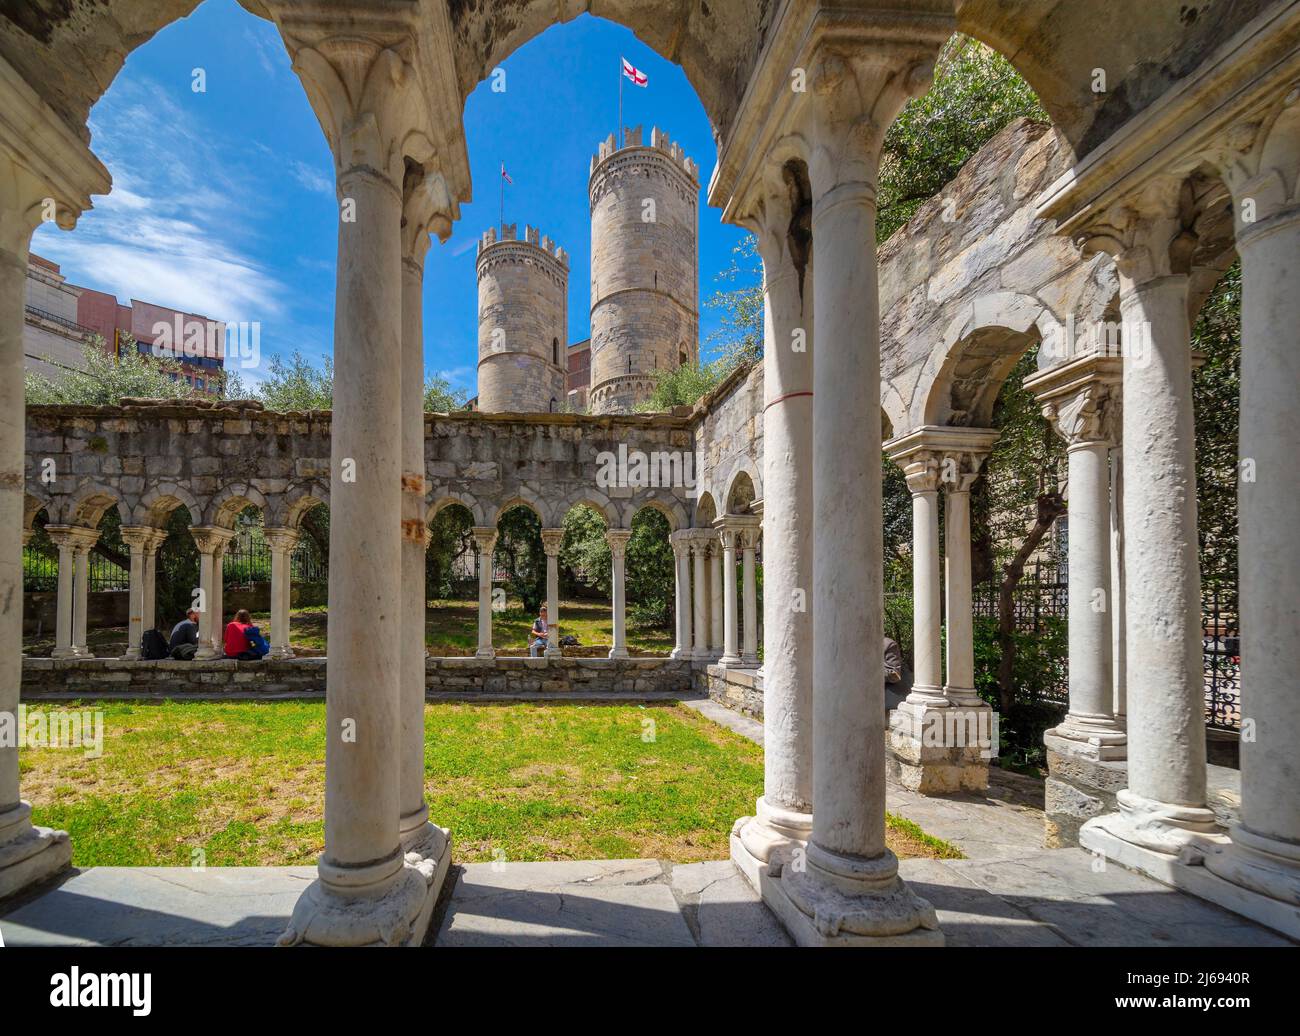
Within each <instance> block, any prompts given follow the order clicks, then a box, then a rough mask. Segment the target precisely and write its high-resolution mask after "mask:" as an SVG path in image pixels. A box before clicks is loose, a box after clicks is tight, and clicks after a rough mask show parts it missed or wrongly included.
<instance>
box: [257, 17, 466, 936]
mask: <svg viewBox="0 0 1300 1036" xmlns="http://www.w3.org/2000/svg"><path fill="white" fill-rule="evenodd" d="M268 6H269V7H270V9H271V14H272V16H273V17H275V18H276V19H277V21H280V20H283V19H289V18H292V19H293V23H292V26H291V28H290V30H289V32H288V34H287V36H286V40H287V43H288V45H289V47H290V51H291V53H292V56H293V67H294V70H295V71H296V72H297V73H298V74H299V76H300V77H301V78H302V80H303V84H304V86H305V88H306V91H307V95H308V98H309V100H310V101H311V103H312V107H313V109H314V111H315V112H316V114H317V117H318V118H319V120H320V122H321V126H322V129H324V131H325V134H326V136H327V137H328V138H329V142H330V145H331V149H332V151H333V153H334V159H335V175H336V183H337V194H338V199H339V214H340V219H339V227H338V274H337V287H336V300H335V318H334V320H335V325H334V369H335V380H334V406H333V416H332V434H331V457H330V469H331V471H330V587H329V622H328V626H329V628H328V631H327V635H328V638H329V644H330V664H329V668H328V673H327V676H326V709H325V713H326V747H325V851H324V853H323V855H322V856H321V858H320V861H319V864H318V867H317V875H318V876H317V880H316V881H315V882H314V883H313V884H312V885H311V886H310V887H309V888H308V889H307V891H305V892H304V893H303V895H302V896H301V898H300V899H299V900H298V903H297V904H296V905H295V907H294V911H293V916H292V918H291V919H290V921H289V925H288V928H287V930H286V931H285V933H284V934H283V935H282V936H281V939H280V941H281V943H283V944H297V943H303V942H306V943H313V944H326V945H366V944H386V945H396V944H411V943H415V944H418V943H419V942H420V941H421V939H422V938H423V935H424V932H425V929H426V928H427V925H428V920H429V916H430V914H431V912H432V907H433V901H434V900H435V899H436V895H437V883H438V880H439V874H440V873H441V871H440V868H439V865H438V862H437V861H434V860H430V859H425V858H422V857H421V856H419V855H418V854H416V853H411V854H410V855H408V854H407V852H406V846H405V845H403V837H402V835H403V817H404V814H408V815H409V811H410V807H411V806H412V804H413V803H414V802H415V799H416V795H415V789H414V788H413V787H412V785H411V778H412V776H413V774H412V772H411V765H410V760H411V759H412V758H413V755H414V753H413V752H412V751H411V746H412V744H413V740H414V735H413V729H412V728H413V723H414V709H413V702H412V700H411V698H412V696H411V695H410V694H409V693H408V694H407V695H405V696H404V694H403V672H404V660H409V657H410V654H411V653H410V652H404V649H403V640H404V639H408V640H409V638H406V636H405V634H406V632H407V631H406V629H405V628H404V625H403V619H402V618H401V616H402V613H403V605H404V601H405V600H406V593H405V590H404V584H403V575H402V572H403V558H404V551H403V531H404V525H403V522H404V521H405V520H407V519H406V518H405V516H404V503H403V498H404V496H406V495H407V494H405V493H404V492H403V474H404V473H409V472H408V464H407V462H408V460H410V459H411V458H410V457H409V456H408V454H407V452H406V451H405V449H404V444H403V438H404V437H403V428H404V426H413V424H414V414H413V413H412V412H411V407H409V406H407V407H406V411H405V413H404V393H403V381H404V380H408V379H409V377H410V376H411V375H410V374H408V373H407V372H408V370H409V369H410V368H412V367H413V362H412V358H411V357H410V356H409V355H406V354H407V352H408V348H407V346H406V345H405V344H404V334H403V312H404V301H405V300H404V295H405V294H406V286H405V284H404V277H403V268H402V260H403V241H402V221H403V218H404V216H406V215H408V214H409V210H407V202H408V200H409V198H408V190H407V188H408V186H409V185H408V182H407V175H408V171H410V170H411V169H412V167H413V166H418V165H421V164H422V163H426V162H428V161H430V160H432V158H433V151H434V145H433V143H432V141H433V139H434V138H435V137H437V136H438V131H437V130H435V129H434V128H433V126H432V125H431V124H430V121H429V109H428V108H427V105H428V103H429V98H428V95H427V90H428V80H427V79H426V78H425V77H422V76H421V75H420V74H419V73H418V72H417V69H416V68H415V67H414V66H413V65H412V64H411V62H412V61H413V60H427V58H426V56H425V55H424V52H423V51H422V50H421V48H420V47H419V46H416V42H417V36H418V29H417V28H416V27H415V26H414V25H413V24H412V23H411V22H410V20H409V19H410V17H411V16H410V14H409V13H408V12H398V11H393V12H388V11H385V12H373V13H371V14H369V15H365V16H358V17H356V18H353V17H352V16H349V18H348V19H347V24H346V25H342V24H340V23H336V22H333V21H330V20H329V19H327V18H326V17H325V16H324V15H323V14H318V13H317V12H315V11H314V10H313V11H312V12H306V13H304V12H302V11H301V10H300V7H299V5H292V6H288V5H283V6H282V5H281V4H279V3H272V4H270V5H268ZM411 304H414V300H413V299H412V300H411ZM363 344H364V347H362V345H363ZM410 348H411V349H413V348H414V344H411V346H410ZM422 381H423V379H422V378H421V383H422ZM405 395H406V397H407V398H409V397H410V395H411V393H409V392H408V393H406V394H405ZM417 473H418V472H417ZM412 495H414V494H412ZM488 563H489V564H490V556H489V559H488ZM421 639H422V638H421ZM407 668H408V669H409V661H407ZM409 687H410V683H409V681H408V692H409ZM404 733H405V736H404ZM404 763H405V769H404ZM404 774H405V781H404ZM404 804H405V805H406V806H407V807H408V808H407V810H404V809H403V806H404ZM416 811H417V812H418V807H416ZM420 826H421V825H419V824H415V825H414V827H411V826H410V825H408V832H407V833H408V834H410V833H411V832H412V831H413V830H418V829H419V828H420Z"/></svg>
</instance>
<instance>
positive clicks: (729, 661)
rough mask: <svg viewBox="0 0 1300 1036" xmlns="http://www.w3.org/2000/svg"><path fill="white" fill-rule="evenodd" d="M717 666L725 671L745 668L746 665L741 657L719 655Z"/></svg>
mask: <svg viewBox="0 0 1300 1036" xmlns="http://www.w3.org/2000/svg"><path fill="white" fill-rule="evenodd" d="M715 664H716V665H720V666H722V668H723V669H743V668H745V663H744V662H743V661H741V658H740V656H739V655H728V654H722V655H719V656H718V661H717V662H716V663H715Z"/></svg>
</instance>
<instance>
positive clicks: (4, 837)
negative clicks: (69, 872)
mask: <svg viewBox="0 0 1300 1036" xmlns="http://www.w3.org/2000/svg"><path fill="white" fill-rule="evenodd" d="M31 816H32V807H31V804H30V803H27V802H19V803H18V805H17V806H15V807H14V808H13V809H10V810H7V811H6V812H4V813H0V900H3V899H7V898H8V897H9V896H13V895H15V894H17V893H19V892H21V891H23V889H26V888H29V887H30V886H32V885H36V884H38V883H40V882H42V881H45V880H47V879H49V878H52V877H54V876H55V875H56V874H58V873H59V872H60V871H63V870H66V869H67V868H68V867H70V866H71V865H72V842H71V841H70V840H69V839H68V832H66V831H55V830H53V829H51V828H48V827H35V826H33V825H32V822H31Z"/></svg>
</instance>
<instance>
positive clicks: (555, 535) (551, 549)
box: [542, 529, 564, 558]
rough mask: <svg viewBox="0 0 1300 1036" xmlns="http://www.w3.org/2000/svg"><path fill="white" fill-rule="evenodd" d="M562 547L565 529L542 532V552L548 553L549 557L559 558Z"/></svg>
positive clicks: (544, 530)
mask: <svg viewBox="0 0 1300 1036" xmlns="http://www.w3.org/2000/svg"><path fill="white" fill-rule="evenodd" d="M562 546H564V530H563V529H543V530H542V550H543V551H544V552H545V553H546V556H547V557H550V558H553V557H558V556H559V553H560V548H561V547H562Z"/></svg>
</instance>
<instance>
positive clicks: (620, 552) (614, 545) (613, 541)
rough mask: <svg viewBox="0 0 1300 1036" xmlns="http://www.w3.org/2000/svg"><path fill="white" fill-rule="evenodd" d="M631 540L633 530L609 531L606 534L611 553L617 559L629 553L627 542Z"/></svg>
mask: <svg viewBox="0 0 1300 1036" xmlns="http://www.w3.org/2000/svg"><path fill="white" fill-rule="evenodd" d="M631 538H632V530H631V529H608V530H606V532H605V542H606V543H608V544H609V550H610V553H611V554H613V555H614V557H616V558H621V557H623V556H624V555H625V554H626V553H627V542H628V540H630V539H631Z"/></svg>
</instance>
